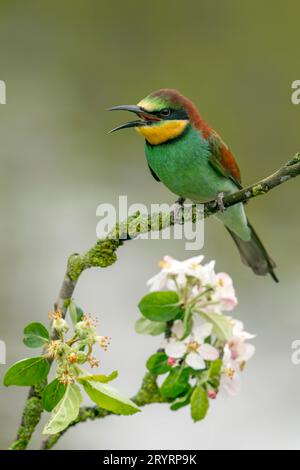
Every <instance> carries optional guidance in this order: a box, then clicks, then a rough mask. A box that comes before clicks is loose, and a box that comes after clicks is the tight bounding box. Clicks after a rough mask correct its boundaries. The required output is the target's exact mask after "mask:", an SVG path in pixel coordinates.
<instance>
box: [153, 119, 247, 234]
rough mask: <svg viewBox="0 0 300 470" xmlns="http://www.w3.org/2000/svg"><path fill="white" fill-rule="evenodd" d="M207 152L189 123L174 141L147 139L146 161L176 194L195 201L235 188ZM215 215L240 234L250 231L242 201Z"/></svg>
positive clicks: (209, 198) (200, 201) (230, 191)
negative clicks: (182, 133) (214, 165)
mask: <svg viewBox="0 0 300 470" xmlns="http://www.w3.org/2000/svg"><path fill="white" fill-rule="evenodd" d="M210 155H211V153H210V148H209V144H208V143H207V141H206V140H205V139H203V138H202V137H201V135H200V133H199V131H197V130H196V129H194V128H192V127H191V128H190V129H189V130H188V131H187V132H186V133H185V135H184V136H182V137H180V138H179V139H176V140H174V141H169V142H167V143H165V144H161V145H156V146H155V145H154V146H152V145H149V144H148V143H146V156H147V161H148V164H149V166H150V168H151V169H152V170H153V171H154V173H155V174H156V175H157V176H158V177H159V179H160V181H161V182H162V183H163V184H164V185H165V186H166V187H167V188H168V189H169V190H170V191H172V192H173V193H174V194H176V195H177V196H180V197H182V198H185V199H190V200H191V201H193V202H198V203H204V202H207V201H209V200H212V199H215V198H216V197H217V195H218V194H220V193H225V194H230V193H233V192H235V191H236V190H237V189H238V188H237V186H236V185H235V184H234V182H233V181H232V180H231V179H228V178H225V177H224V176H222V175H221V174H220V173H218V172H217V171H216V170H215V169H214V168H213V166H212V165H211V164H210ZM217 217H218V218H219V219H220V220H222V222H224V223H225V224H226V225H227V226H228V227H229V228H230V229H232V230H233V231H235V232H236V233H237V234H238V235H239V236H241V238H243V239H249V236H250V232H249V228H248V226H247V219H246V216H245V213H244V208H243V206H242V205H241V204H240V205H237V206H233V207H232V208H230V209H227V210H226V212H225V213H223V214H218V215H217Z"/></svg>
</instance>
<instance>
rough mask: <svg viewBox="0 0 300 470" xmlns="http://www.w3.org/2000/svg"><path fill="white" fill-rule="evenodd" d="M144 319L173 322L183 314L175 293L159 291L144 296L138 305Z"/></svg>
mask: <svg viewBox="0 0 300 470" xmlns="http://www.w3.org/2000/svg"><path fill="white" fill-rule="evenodd" d="M139 309H140V312H141V313H142V315H144V317H146V318H148V319H149V320H153V321H156V322H167V321H170V320H175V319H176V318H179V317H181V316H182V314H183V309H182V307H181V306H180V299H179V296H178V294H177V292H174V291H159V292H151V293H150V294H147V295H145V297H143V298H142V300H141V301H140V303H139Z"/></svg>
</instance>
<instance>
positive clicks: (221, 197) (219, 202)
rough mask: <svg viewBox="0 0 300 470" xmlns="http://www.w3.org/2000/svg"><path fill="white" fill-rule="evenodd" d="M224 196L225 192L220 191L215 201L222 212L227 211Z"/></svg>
mask: <svg viewBox="0 0 300 470" xmlns="http://www.w3.org/2000/svg"><path fill="white" fill-rule="evenodd" d="M224 196H225V194H224V193H219V194H218V195H217V198H216V201H215V203H216V207H217V208H218V209H219V211H220V212H225V206H224Z"/></svg>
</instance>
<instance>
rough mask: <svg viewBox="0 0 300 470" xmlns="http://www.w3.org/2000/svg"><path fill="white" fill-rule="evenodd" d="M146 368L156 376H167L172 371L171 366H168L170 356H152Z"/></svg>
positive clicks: (161, 354)
mask: <svg viewBox="0 0 300 470" xmlns="http://www.w3.org/2000/svg"><path fill="white" fill-rule="evenodd" d="M146 367H147V369H148V370H149V371H150V372H152V373H153V374H155V375H161V374H166V373H167V372H169V371H170V370H171V366H170V365H169V364H168V356H167V355H166V354H165V353H163V352H158V353H156V354H153V355H152V356H150V357H149V359H148V361H147V363H146Z"/></svg>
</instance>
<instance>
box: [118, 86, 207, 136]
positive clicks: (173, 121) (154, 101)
mask: <svg viewBox="0 0 300 470" xmlns="http://www.w3.org/2000/svg"><path fill="white" fill-rule="evenodd" d="M110 111H130V112H133V113H135V114H136V115H137V116H138V117H139V119H138V120H135V121H131V122H127V123H126V124H122V125H121V126H118V127H116V128H114V129H112V131H111V132H115V131H118V130H120V129H126V128H129V127H134V128H135V129H136V130H137V131H138V133H139V134H141V135H142V136H143V137H144V138H145V139H146V141H147V142H149V143H150V144H151V145H159V144H162V143H165V142H167V141H170V140H173V139H176V138H179V137H180V136H182V135H183V134H184V133H185V131H186V130H187V128H188V127H189V126H190V125H192V124H195V123H196V122H197V119H200V116H199V114H198V111H197V109H196V108H195V106H194V105H193V103H192V102H191V101H190V100H189V99H188V98H185V97H184V96H183V95H181V94H180V93H179V92H178V91H177V90H171V89H161V90H158V91H155V92H153V93H151V94H150V95H148V96H147V97H146V98H144V99H142V101H140V102H139V103H138V104H137V105H123V106H114V107H113V108H110Z"/></svg>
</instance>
